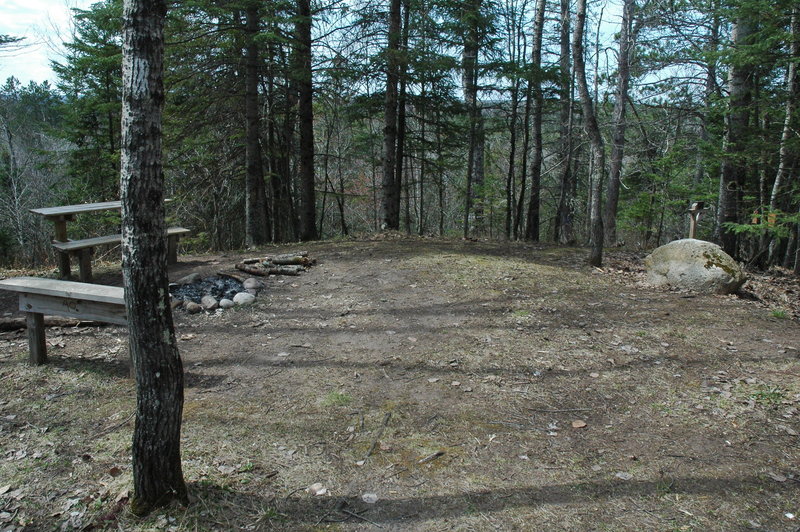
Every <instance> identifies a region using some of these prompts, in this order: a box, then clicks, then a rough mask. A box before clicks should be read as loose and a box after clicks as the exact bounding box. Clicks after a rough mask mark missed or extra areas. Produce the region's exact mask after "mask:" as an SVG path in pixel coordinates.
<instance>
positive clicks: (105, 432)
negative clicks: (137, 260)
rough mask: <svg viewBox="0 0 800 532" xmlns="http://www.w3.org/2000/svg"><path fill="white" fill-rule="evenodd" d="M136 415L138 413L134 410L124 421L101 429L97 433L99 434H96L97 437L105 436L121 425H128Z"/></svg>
mask: <svg viewBox="0 0 800 532" xmlns="http://www.w3.org/2000/svg"><path fill="white" fill-rule="evenodd" d="M135 415H136V412H132V413H131V415H129V416H128V417H126V418H125V419H124V420H123V421H121V422H119V423H117V424H116V425H112V426H111V427H109V428H107V429H105V430H101V431H100V432H99V433H97V435H96V436H95V438H102V437H103V436H105V435H106V434H110V433H112V432H114V431H115V430H117V429H118V428H120V427H124V426H125V425H127V424H128V422H129V421H130V420H131V419H133V416H135Z"/></svg>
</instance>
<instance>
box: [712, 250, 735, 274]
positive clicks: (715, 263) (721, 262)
mask: <svg viewBox="0 0 800 532" xmlns="http://www.w3.org/2000/svg"><path fill="white" fill-rule="evenodd" d="M703 258H704V259H706V263H705V268H706V269H707V270H709V269H711V268H714V267H716V268H719V269H720V270H723V271H724V272H725V273H727V274H728V275H730V276H731V277H732V278H734V279H738V277H739V275H738V273H739V272H738V271H736V269H734V268H731V267H730V266H729V265H728V264H727V261H726V260H725V257H723V256H722V255H721V254H720V253H718V252H716V251H704V252H703Z"/></svg>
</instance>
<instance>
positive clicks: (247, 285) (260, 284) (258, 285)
mask: <svg viewBox="0 0 800 532" xmlns="http://www.w3.org/2000/svg"><path fill="white" fill-rule="evenodd" d="M242 286H243V287H244V289H245V290H247V291H250V290H261V289H262V288H265V287H266V285H265V284H264V281H262V280H261V279H256V278H255V277H248V278H247V279H245V280H244V282H243V283H242Z"/></svg>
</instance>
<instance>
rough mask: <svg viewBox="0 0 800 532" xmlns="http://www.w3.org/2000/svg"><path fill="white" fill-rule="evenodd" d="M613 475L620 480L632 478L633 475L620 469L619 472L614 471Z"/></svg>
mask: <svg viewBox="0 0 800 532" xmlns="http://www.w3.org/2000/svg"><path fill="white" fill-rule="evenodd" d="M614 476H615V477H617V478H618V479H620V480H631V479H632V478H633V475H631V474H630V473H627V472H625V471H620V472H619V473H616V474H615V475H614Z"/></svg>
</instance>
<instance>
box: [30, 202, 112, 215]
mask: <svg viewBox="0 0 800 532" xmlns="http://www.w3.org/2000/svg"><path fill="white" fill-rule="evenodd" d="M121 208H122V202H121V201H103V202H100V203H81V204H78V205H64V206H61V207H42V208H40V209H30V211H31V212H32V213H33V214H39V215H41V216H45V217H47V218H57V217H60V216H71V215H73V214H80V213H85V212H99V211H109V210H114V209H121Z"/></svg>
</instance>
